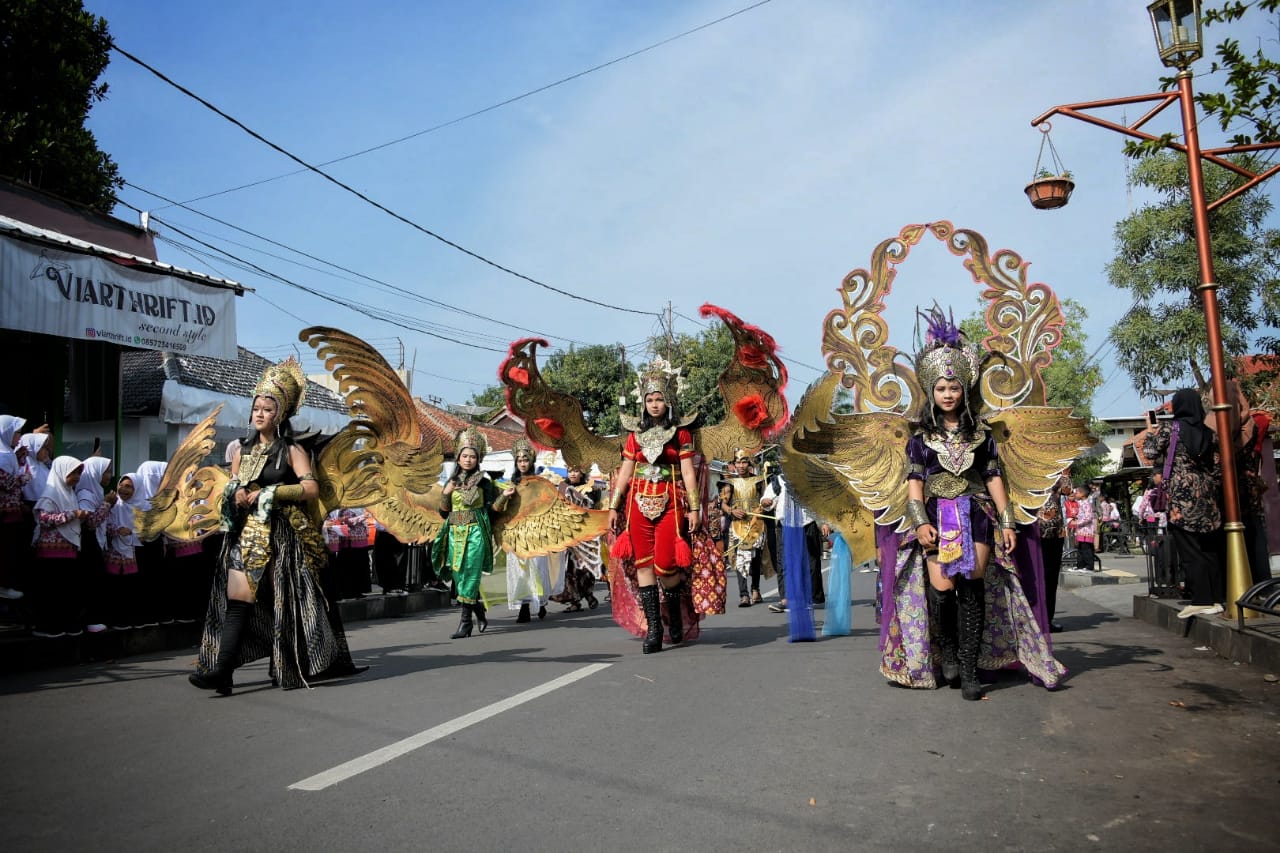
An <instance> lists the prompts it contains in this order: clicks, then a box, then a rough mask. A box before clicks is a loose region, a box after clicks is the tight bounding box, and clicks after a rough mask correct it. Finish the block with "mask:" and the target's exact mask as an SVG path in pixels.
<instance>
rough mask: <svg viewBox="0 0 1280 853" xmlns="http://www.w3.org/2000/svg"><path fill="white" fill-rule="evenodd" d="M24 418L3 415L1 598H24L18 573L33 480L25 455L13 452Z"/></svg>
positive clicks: (0, 444)
mask: <svg viewBox="0 0 1280 853" xmlns="http://www.w3.org/2000/svg"><path fill="white" fill-rule="evenodd" d="M24 423H26V421H25V420H23V419H22V418H16V417H14V416H13V415H0V598H8V599H16V598H22V593H21V592H19V591H18V590H17V589H15V587H16V586H17V585H18V572H19V570H20V568H21V561H20V555H21V554H22V548H21V544H22V543H21V536H22V487H23V486H25V485H26V484H27V482H28V481H29V479H30V474H28V473H27V472H26V471H25V470H24V468H25V466H24V464H23V461H24V458H25V456H26V451H24V450H22V449H21V447H20V446H19V448H18V449H17V450H15V449H14V444H15V439H14V436H15V435H16V434H17V432H18V430H20V429H22V425H23V424H24Z"/></svg>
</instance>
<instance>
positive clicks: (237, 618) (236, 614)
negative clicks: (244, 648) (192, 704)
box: [187, 599, 253, 696]
mask: <svg viewBox="0 0 1280 853" xmlns="http://www.w3.org/2000/svg"><path fill="white" fill-rule="evenodd" d="M251 613H253V603H252V602H249V601H236V600H234V599H232V600H230V601H228V602H227V613H226V615H225V616H224V617H223V619H222V633H221V635H220V636H219V637H218V660H217V662H216V663H215V664H214V668H213V670H212V671H211V672H208V673H206V674H204V675H201V674H200V673H198V672H197V673H192V674H191V675H189V676H187V680H188V681H190V682H191V683H192V684H194V685H195V686H196V687H199V688H200V689H202V690H216V691H217V692H218V695H219V696H230V695H231V687H232V681H231V674H232V673H233V672H234V671H235V668H236V664H237V662H238V661H239V660H240V642H241V640H242V638H243V637H244V629H245V626H246V623H248V621H249V616H250V614H251Z"/></svg>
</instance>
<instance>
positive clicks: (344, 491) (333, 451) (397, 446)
mask: <svg viewBox="0 0 1280 853" xmlns="http://www.w3.org/2000/svg"><path fill="white" fill-rule="evenodd" d="M298 338H299V340H302V341H305V342H306V343H308V344H309V345H310V346H312V347H313V348H315V350H316V355H317V356H319V358H320V359H321V360H322V361H324V366H325V369H326V370H328V371H330V372H331V373H332V374H333V378H334V379H336V380H337V382H338V391H339V393H341V394H342V395H343V396H344V397H346V400H347V407H348V409H349V411H350V413H351V419H352V420H351V423H350V424H348V425H347V426H346V427H344V428H343V429H342V430H341V431H340V432H339V433H338V434H337V435H336V436H334V437H333V438H332V439H331V440H330V441H329V442H328V443H327V444H326V445H325V447H324V449H323V450H322V451H321V452H320V455H319V457H318V458H317V460H316V464H315V473H316V479H317V480H318V481H319V484H320V503H321V505H322V507H323V509H324V511H325V512H326V513H328V512H332V511H333V510H335V509H342V508H349V507H364V508H366V509H367V510H368V511H369V512H370V513H371V514H372V515H373V516H374V518H376V519H377V520H378V521H380V522H381V523H382V525H383V526H384V527H385V528H386V529H387V531H388V532H389V533H391V535H393V536H395V537H396V538H397V539H399V540H400V541H401V542H408V543H418V542H429V541H431V540H433V539H435V537H436V534H437V533H439V531H440V528H441V526H442V522H441V518H440V513H439V507H440V500H441V490H440V487H439V486H438V485H437V481H438V479H439V476H440V470H441V468H442V467H443V465H444V452H443V450H442V448H441V447H440V443H439V442H438V441H437V442H434V443H433V444H432V446H430V447H424V446H423V443H424V442H423V430H422V426H421V422H420V417H421V415H420V413H419V410H418V407H417V406H416V405H415V403H414V401H413V398H412V397H410V396H409V391H408V389H407V388H405V387H404V383H403V382H401V381H400V377H399V376H398V375H396V372H395V371H394V370H393V369H392V368H391V365H389V364H387V362H386V360H385V359H384V358H383V357H382V356H381V355H380V354H379V353H378V352H377V351H376V350H374V349H373V348H372V347H370V346H369V345H368V344H367V343H365V342H364V341H363V340H361V339H359V338H357V337H355V336H353V335H349V334H347V333H346V332H343V331H339V330H338V329H333V328H328V327H324V326H312V327H310V328H307V329H303V330H302V331H301V332H300V333H299V334H298Z"/></svg>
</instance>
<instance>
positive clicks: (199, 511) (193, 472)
mask: <svg viewBox="0 0 1280 853" xmlns="http://www.w3.org/2000/svg"><path fill="white" fill-rule="evenodd" d="M221 411H222V406H221V405H219V406H217V407H215V408H214V410H213V411H212V412H210V413H209V416H208V417H206V418H205V419H204V420H202V421H201V422H200V423H199V424H197V425H196V426H195V428H194V429H192V430H191V432H190V433H188V434H187V437H186V438H184V439H183V440H182V442H181V443H180V444H179V445H178V448H177V450H175V451H174V452H173V458H171V459H170V460H169V465H168V467H167V468H165V472H164V476H162V477H161V478H160V484H159V486H157V487H156V493H155V495H154V496H152V498H151V509H149V510H136V509H135V510H134V518H135V520H136V525H137V535H138V538H139V539H141V540H142V541H144V542H150V541H151V540H153V539H155V538H156V537H157V536H160V535H161V534H164V535H166V536H169V537H170V538H172V539H176V540H179V541H181V542H193V541H195V540H197V539H202V538H203V537H205V536H208V535H209V534H210V533H215V532H217V530H218V528H219V525H220V524H221V521H222V516H221V509H222V490H223V488H224V487H225V486H226V485H227V483H228V482H229V481H230V479H231V478H230V476H228V474H227V472H226V471H224V470H222V469H221V468H219V467H218V466H217V465H202V464H201V463H202V462H204V460H205V459H206V458H207V457H208V456H209V455H210V454H211V453H213V450H214V447H215V446H216V444H217V441H216V438H215V433H216V429H215V428H214V422H215V421H216V420H217V418H218V413H219V412H221Z"/></svg>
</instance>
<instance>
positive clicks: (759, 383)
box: [498, 304, 788, 474]
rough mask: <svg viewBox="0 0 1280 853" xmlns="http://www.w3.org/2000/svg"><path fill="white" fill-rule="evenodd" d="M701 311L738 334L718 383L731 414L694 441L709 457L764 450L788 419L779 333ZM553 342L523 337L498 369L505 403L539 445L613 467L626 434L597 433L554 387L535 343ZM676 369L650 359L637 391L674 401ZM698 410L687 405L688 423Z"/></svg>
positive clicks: (710, 308) (629, 421)
mask: <svg viewBox="0 0 1280 853" xmlns="http://www.w3.org/2000/svg"><path fill="white" fill-rule="evenodd" d="M700 311H701V314H702V316H703V317H717V318H719V319H720V321H721V322H723V323H724V324H725V326H726V327H727V328H728V329H729V332H730V334H731V335H732V336H733V343H734V351H733V356H732V358H731V360H730V362H729V365H728V366H727V367H726V368H725V369H724V371H723V372H722V373H721V374H720V379H719V389H720V394H721V396H722V397H723V398H724V401H725V405H726V409H727V411H728V415H727V416H726V417H725V419H724V420H723V421H721V422H720V423H718V424H714V425H710V426H703V427H701V428H700V429H698V430H696V431H695V432H694V445H695V447H696V449H697V450H698V452H700V453H701V454H702V456H703V458H705V459H727V458H729V457H730V456H731V455H732V454H733V452H734V449H735V448H743V449H745V450H746V451H748V452H752V453H754V452H756V451H758V450H759V449H760V448H761V447H762V446H763V445H764V442H765V439H766V438H768V437H770V436H772V435H774V434H776V433H777V432H779V431H780V430H781V429H782V428H783V427H785V426H786V423H787V420H788V409H787V400H786V397H785V396H784V395H783V389H784V388H785V386H786V384H787V368H786V366H785V365H784V364H783V363H782V360H781V359H780V358H779V357H778V354H777V351H778V347H777V344H776V343H775V342H774V340H773V338H772V337H771V336H770V335H769V334H768V333H767V332H765V331H764V330H763V329H760V328H759V327H757V326H752V325H750V324H748V323H744V322H743V321H742V320H741V319H739V318H738V317H737V316H735V315H734V314H732V313H731V312H729V311H726V310H724V309H723V308H719V307H717V306H715V305H710V304H707V305H703V306H702V308H701V309H700ZM539 346H543V347H545V346H548V344H547V342H546V341H545V340H542V339H540V338H522V339H521V340H518V341H516V342H515V343H513V344H512V345H511V351H510V352H509V353H508V355H507V358H506V360H505V361H504V362H503V363H502V367H501V368H500V369H499V371H498V378H499V379H500V380H501V382H502V384H503V385H504V386H506V390H507V408H508V409H510V410H511V411H512V412H513V413H515V414H516V415H517V416H519V417H520V418H523V419H524V422H525V432H526V433H527V434H528V436H529V438H530V439H531V440H532V441H533V442H534V443H535V444H536V445H538V446H539V447H544V448H547V449H549V450H559V451H560V452H561V453H562V454H563V455H564V458H565V462H566V463H567V464H568V465H570V466H577V467H581V468H582V470H584V471H587V470H590V469H591V466H592V465H593V464H594V465H596V466H598V467H599V469H600V470H601V471H602V472H604V473H605V474H608V473H609V472H612V471H613V470H614V469H615V468H617V467H618V465H619V464H620V462H621V460H622V444H623V442H624V441H625V440H626V436H625V434H624V435H621V436H598V435H596V434H595V433H593V432H592V431H591V429H590V428H589V427H588V426H587V424H586V420H585V419H584V418H583V414H582V405H581V404H580V403H579V402H578V401H577V400H576V399H575V398H574V397H572V396H571V395H569V394H565V393H562V392H560V391H556V390H554V389H552V388H551V386H549V385H548V384H547V383H546V380H544V379H543V378H542V374H541V373H540V372H539V371H538V361H537V349H538V347H539ZM678 382H679V379H678V375H677V372H676V371H673V370H672V368H671V367H670V365H666V364H665V363H659V364H656V365H655V364H653V363H651V364H650V365H649V366H648V367H647V368H646V369H644V370H642V371H641V375H640V378H639V382H638V384H637V386H636V389H635V391H634V392H633V393H634V394H635V395H636V397H637V400H638V401H640V402H643V398H644V395H645V393H647V392H648V391H655V390H661V391H663V393H664V394H666V396H667V401H668V403H669V404H672V405H675V402H676V401H675V394H674V393H672V391H674V390H675V387H676V386H677V385H678ZM695 418H696V415H695V414H694V413H689V414H687V415H685V416H683V417H681V418H680V422H681V424H682V425H687V424H689V423H692V422H693V421H694V420H695ZM623 425H624V426H625V427H627V429H628V430H629V431H630V430H633V429H634V428H635V426H637V424H636V419H634V418H632V417H631V416H630V415H626V416H624V419H623Z"/></svg>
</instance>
